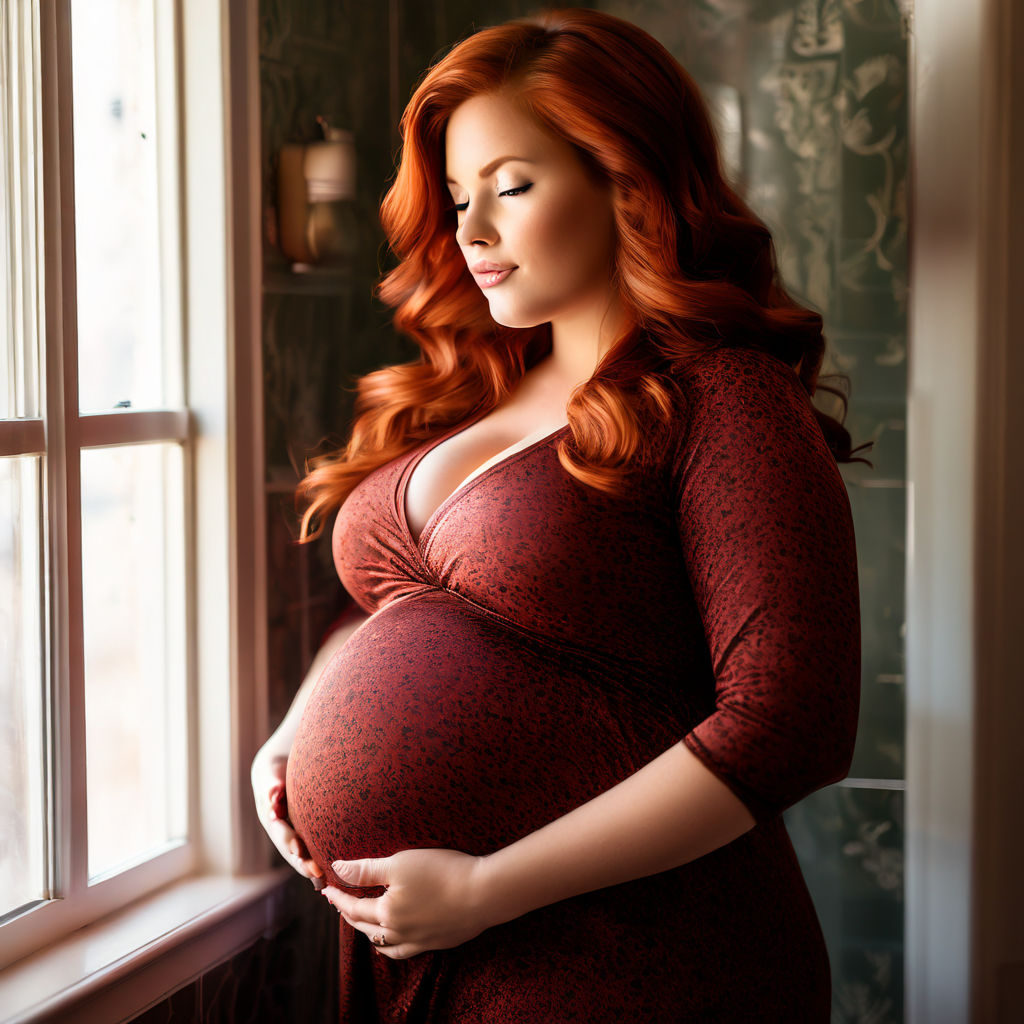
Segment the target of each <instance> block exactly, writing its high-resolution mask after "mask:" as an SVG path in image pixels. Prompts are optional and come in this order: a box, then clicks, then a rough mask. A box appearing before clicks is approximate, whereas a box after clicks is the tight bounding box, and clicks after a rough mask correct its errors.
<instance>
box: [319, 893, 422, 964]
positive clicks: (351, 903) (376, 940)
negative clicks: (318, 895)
mask: <svg viewBox="0 0 1024 1024" xmlns="http://www.w3.org/2000/svg"><path fill="white" fill-rule="evenodd" d="M323 895H324V897H326V899H327V902H328V903H330V904H331V906H332V907H334V909H335V910H337V911H338V913H340V914H341V916H342V917H343V918H344V919H345V921H346V922H347V923H348V924H349V925H351V926H352V928H354V929H355V930H356V931H357V932H362V934H363V935H365V936H366V937H367V939H368V940H369V941H370V942H371V943H372V944H373V948H374V950H375V951H376V952H377V953H380V954H381V956H386V957H390V958H391V959H392V960H407V959H408V958H409V957H411V956H415V955H416V954H417V953H421V952H423V950H421V949H419V948H417V947H416V946H415V945H413V944H412V943H409V942H402V941H400V936H399V935H398V933H397V931H396V929H395V928H393V927H389V926H388V922H387V920H386V918H385V919H384V920H380V918H381V917H382V916H383V915H384V914H386V908H385V906H384V905H383V902H382V901H383V900H384V898H385V897H383V896H380V897H377V898H376V899H373V898H371V897H369V896H351V895H349V894H348V893H347V892H343V891H342V890H341V889H338V888H337V887H336V886H333V885H328V886H326V887H325V888H324V889H323Z"/></svg>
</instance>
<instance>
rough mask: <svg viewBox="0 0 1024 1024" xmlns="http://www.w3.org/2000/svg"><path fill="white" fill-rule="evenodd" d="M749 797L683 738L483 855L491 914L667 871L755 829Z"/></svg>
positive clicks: (513, 912) (517, 911)
mask: <svg viewBox="0 0 1024 1024" xmlns="http://www.w3.org/2000/svg"><path fill="white" fill-rule="evenodd" d="M754 825H755V819H754V816H753V815H752V814H751V813H750V811H749V810H748V809H747V807H746V805H745V804H744V803H743V802H742V801H741V800H740V799H739V797H737V796H736V795H735V794H734V793H733V792H732V790H730V789H729V787H728V786H727V785H726V784H725V783H724V782H722V781H721V779H719V778H718V777H717V776H716V775H715V774H714V773H712V772H711V771H710V770H709V769H708V768H706V767H705V766H704V764H702V763H701V761H700V760H698V758H697V757H696V756H695V755H694V754H693V753H691V751H690V750H689V749H688V748H687V747H686V746H684V745H683V744H682V743H677V744H675V745H674V746H672V747H670V748H669V749H668V750H666V751H665V752H664V753H663V754H660V755H659V756H658V757H656V758H655V759H654V760H653V761H650V762H649V763H648V764H646V765H644V767H643V768H641V769H640V770H639V771H638V772H636V773H635V774H633V775H631V776H630V777H629V778H627V779H624V780H623V781H622V782H620V783H619V784H618V785H617V786H614V787H612V788H611V789H609V790H606V791H605V792H604V793H601V794H599V795H598V796H596V797H594V799H592V800H589V801H588V802H587V803H585V804H583V805H582V806H580V807H577V808H576V809H575V810H573V811H570V812H569V813H568V814H565V815H563V816H562V817H561V818H558V819H556V820H555V821H553V822H551V823H550V824H548V825H545V826H544V827H543V828H541V829H538V830H537V831H536V832H532V833H530V834H529V835H528V836H524V837H523V838H522V839H520V840H519V841H518V842H516V843H513V844H512V845H511V846H506V847H505V848H504V849H502V850H498V851H497V852H496V853H493V854H491V855H490V856H488V857H484V858H483V860H482V861H481V862H480V866H479V869H478V878H479V883H480V888H479V893H480V897H481V899H482V901H483V905H484V906H485V908H486V916H487V917H488V918H490V921H489V924H498V923H501V922H504V921H510V920H512V919H513V918H516V917H519V916H520V915H521V914H525V913H528V912H529V911H531V910H536V909H537V908H539V907H544V906H547V905H548V904H549V903H555V902H557V901H558V900H564V899H568V898H569V897H571V896H578V895H579V894H580V893H584V892H590V891H592V890H594V889H602V888H604V887H605V886H609V885H617V884H619V883H621V882H628V881H632V880H633V879H636V878H643V877H645V876H647V875H653V874H657V873H658V872H660V871H668V870H670V869H671V868H676V867H679V866H680V865H682V864H686V863H689V862H690V861H692V860H696V859H697V858H698V857H702V856H704V854H706V853H710V852H711V851H712V850H717V849H718V848H719V847H721V846H724V845H726V843H730V842H732V841H733V840H734V839H736V838H738V837H739V836H741V835H743V833H745V832H747V831H749V830H750V829H751V828H753V827H754Z"/></svg>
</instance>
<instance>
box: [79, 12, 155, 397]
mask: <svg viewBox="0 0 1024 1024" xmlns="http://www.w3.org/2000/svg"><path fill="white" fill-rule="evenodd" d="M71 30H72V54H73V72H72V77H73V86H74V88H73V93H74V139H75V232H76V252H77V264H78V374H79V404H80V407H81V408H82V409H83V410H92V411H97V410H104V409H112V408H114V407H116V406H117V405H119V404H120V403H124V402H130V403H131V405H132V407H134V408H153V407H156V406H161V405H164V404H167V400H168V396H166V395H165V394H164V387H163V383H162V382H163V380H164V374H163V358H164V354H163V344H162V331H161V323H162V316H161V289H160V233H159V232H160V217H159V204H158V198H159V194H158V187H157V186H158V177H157V150H156V147H157V145H158V139H157V132H156V127H157V122H156V73H155V61H154V36H153V8H152V3H151V2H150V3H146V2H143V0H89V2H88V3H73V4H72V5H71Z"/></svg>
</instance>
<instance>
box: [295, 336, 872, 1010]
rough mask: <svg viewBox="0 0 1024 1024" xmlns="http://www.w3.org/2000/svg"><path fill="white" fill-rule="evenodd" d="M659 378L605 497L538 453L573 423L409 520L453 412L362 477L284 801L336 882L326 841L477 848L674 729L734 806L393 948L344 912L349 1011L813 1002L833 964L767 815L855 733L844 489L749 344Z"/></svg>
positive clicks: (647, 757) (789, 382) (771, 369)
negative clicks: (340, 592) (684, 851)
mask: <svg viewBox="0 0 1024 1024" xmlns="http://www.w3.org/2000/svg"><path fill="white" fill-rule="evenodd" d="M678 379H679V383H680V384H681V387H682V393H683V395H684V397H685V402H684V403H683V407H681V408H680V410H679V416H678V420H677V422H675V423H674V424H673V425H672V428H671V429H669V430H665V431H664V432H663V434H662V435H659V436H660V437H661V440H660V441H659V443H658V445H657V448H658V451H659V452H660V456H661V457H660V459H655V460H652V462H651V464H650V465H649V466H647V467H645V468H644V470H643V473H642V479H643V483H642V484H641V485H638V486H635V487H633V488H631V489H630V491H629V494H628V495H627V496H626V497H613V496H609V495H606V494H604V493H602V492H599V491H597V490H595V489H593V488H589V487H586V486H584V485H583V484H581V483H579V482H578V481H576V480H575V479H574V478H573V477H572V476H570V475H569V474H568V473H567V472H566V471H565V470H564V469H563V468H562V467H561V465H560V463H559V461H558V458H557V454H556V446H557V443H558V441H559V440H560V438H561V437H562V435H563V433H564V432H565V431H567V430H568V428H567V427H563V428H562V429H561V430H558V431H556V432H555V433H553V434H551V435H549V436H548V437H545V438H543V439H541V440H539V441H537V442H535V443H533V444H531V445H529V446H528V447H525V448H522V449H520V450H518V451H516V452H514V453H513V454H511V455H510V456H508V457H507V458H505V459H504V460H502V461H499V462H497V463H495V464H493V465H492V466H490V467H489V468H488V469H486V470H484V471H483V472H481V473H479V474H478V475H476V476H474V477H473V478H472V479H470V480H469V482H467V483H466V484H464V485H463V486H462V487H461V488H459V489H458V490H457V491H456V492H455V493H454V494H452V495H451V496H450V497H449V498H448V499H447V500H445V501H444V502H443V503H442V504H441V505H440V506H439V507H438V508H437V510H436V511H435V512H434V514H433V515H432V516H431V517H430V520H429V521H428V522H427V524H426V526H425V527H424V529H423V532H422V535H421V536H420V538H419V539H418V541H416V540H414V539H413V537H412V535H411V533H410V530H409V527H408V524H407V522H406V518H405V501H404V498H405V490H406V485H407V482H408V480H409V477H410V475H411V474H412V472H413V471H414V469H415V467H416V464H417V462H418V461H419V460H420V459H421V458H422V457H423V455H424V454H425V453H426V452H427V451H428V450H429V449H430V448H431V447H432V446H434V445H436V444H438V443H440V442H441V441H443V440H444V439H445V438H446V437H449V436H451V435H452V434H454V433H455V432H456V431H458V430H461V429H463V428H464V427H465V426H467V425H468V423H463V424H460V425H459V426H457V427H454V428H452V429H451V430H448V431H447V432H445V433H442V434H440V435H438V436H436V437H434V438H432V439H430V440H428V441H426V442H424V443H422V444H420V445H419V446H418V447H416V448H414V449H413V450H412V451H410V452H407V453H406V454H404V455H402V456H400V457H399V458H397V459H395V460H394V461H392V462H390V463H388V464H387V465H384V466H382V467H380V468H378V469H377V470H375V471H374V472H372V473H371V474H369V475H368V476H367V477H366V478H365V479H364V480H362V481H361V482H360V484H359V485H358V486H357V487H356V488H355V490H354V491H353V492H352V493H351V495H350V496H349V497H348V499H347V500H346V502H345V503H344V505H343V506H342V508H341V510H340V512H339V514H338V517H337V521H336V524H335V529H334V557H335V561H336V565H337V568H338V572H339V574H340V576H341V580H342V582H343V583H344V584H345V586H346V588H347V589H348V591H349V592H350V593H351V594H352V595H353V597H354V598H355V599H356V600H357V601H358V603H359V604H360V605H361V606H362V607H363V608H364V609H365V610H366V611H367V612H370V613H372V615H371V616H370V618H369V619H368V620H367V621H366V622H365V623H364V624H363V625H362V626H361V627H360V628H359V629H358V630H357V631H356V632H355V633H354V634H353V635H352V636H351V637H350V639H349V640H348V642H347V643H346V644H345V645H344V647H343V648H342V649H341V650H340V651H339V652H338V654H337V655H336V656H335V657H334V659H333V660H332V661H331V663H330V664H329V665H328V666H327V668H326V669H325V670H324V673H323V676H322V678H321V679H320V681H319V683H318V685H317V687H316V689H315V690H314V692H313V694H312V695H311V697H310V700H309V703H308V705H307V707H306V711H305V714H304V717H303V719H302V722H301V724H300V726H299V730H298V734H297V736H296V738H295V743H294V746H293V749H292V753H291V757H290V759H289V765H288V779H287V796H288V807H289V812H290V815H291V819H292V822H293V824H294V825H295V827H296V829H297V831H298V832H299V834H300V835H301V836H302V837H303V838H304V839H305V841H306V843H307V845H308V847H309V850H310V852H311V855H312V856H313V857H314V858H315V859H316V860H317V862H318V863H320V864H321V865H323V866H324V867H325V869H326V870H327V871H328V875H329V876H330V877H331V880H332V881H333V882H334V883H335V884H338V883H337V879H335V878H334V877H333V874H332V873H331V872H330V868H329V865H330V863H331V861H333V860H335V859H337V858H345V859H356V858H362V857H384V856H388V855H390V854H392V853H395V852H397V851H399V850H403V849H410V848H416V847H448V848H452V849H456V850H462V851H465V852H467V853H471V854H485V853H489V852H491V851H493V850H495V849H498V848H500V847H503V846H505V845H507V844H509V843H512V842H514V841H515V840H516V839H518V838H520V837H521V836H523V835H525V834H527V833H529V832H531V831H534V830H535V829H538V828H540V827H541V826H543V825H545V824H547V823H548V822H549V821H551V820H553V819H555V818H558V817H560V816H561V815H563V814H565V813H567V812H568V811H570V810H572V809H573V808H575V807H577V806H579V805H580V804H583V803H585V802H586V801H588V800H590V799H591V798H592V797H595V796H596V795H597V794H598V793H601V792H603V791H604V790H607V789H609V788H610V787H611V786H613V785H615V784H616V783H617V782H619V781H621V780H622V779H624V778H625V777H626V776H628V775H631V774H632V773H633V772H635V771H637V770H638V769H639V768H641V767H642V766H643V765H645V764H646V763H647V762H649V761H651V760H652V759H653V758H655V757H657V756H658V755H659V754H661V753H662V752H663V751H664V750H666V749H667V748H668V747H670V746H672V745H673V744H674V743H677V742H678V741H679V740H680V739H682V740H683V742H685V743H686V745H687V746H688V747H689V748H690V750H691V751H693V753H694V754H695V755H696V756H697V757H699V758H700V760H701V761H702V762H703V763H704V764H705V765H707V767H708V768H709V769H710V770H711V771H712V772H714V773H715V774H716V775H717V776H719V777H720V778H721V779H722V780H724V781H725V782H726V783H727V784H728V785H729V786H730V787H731V788H732V790H733V791H734V792H735V793H736V794H737V795H738V796H739V797H740V799H742V800H743V801H744V803H745V804H746V806H747V807H748V808H749V809H750V811H751V813H752V814H753V815H754V817H755V818H756V820H757V825H756V827H755V828H753V829H752V830H751V831H750V832H748V833H746V834H745V835H743V836H741V837H740V838H739V839H737V840H735V841H734V842H732V843H729V844H728V845H727V846H725V847H723V848H721V849H719V850H716V851H714V852H712V853H710V854H708V855H706V856H704V857H701V858H699V859H698V860H696V861H693V862H691V863H689V864H686V865H684V866H682V867H680V868H677V869H674V870H672V871H667V872H663V873H661V874H658V875H654V876H651V877H649V878H644V879H640V880H638V881H633V882H628V883H625V884H622V885H617V886H612V887H610V888H607V889H603V890H600V891H597V892H593V893H588V894H585V895H582V896H578V897H574V898H572V899H569V900H565V901H562V902H560V903H556V904H553V905H551V906H548V907H545V908H542V909H540V910H537V911H534V912H533V913H530V914H527V915H525V916H523V917H521V918H519V919H517V920H515V921H512V922H509V923H508V924H504V925H501V926H498V927H495V928H491V929H489V930H488V931H485V932H484V933H483V934H481V935H480V936H478V937H477V938H475V939H473V940H471V941H470V942H467V943H465V944H464V945H462V946H459V947H457V948H455V949H450V950H443V951H439V952H433V953H426V954H422V955H420V956H416V957H413V958H411V959H408V960H400V961H396V960H391V959H389V958H387V957H384V956H380V955H378V954H376V953H375V952H374V950H373V947H372V946H371V945H370V943H369V942H368V941H367V939H366V937H365V936H364V935H362V934H358V933H354V932H353V931H352V929H350V928H349V927H348V926H347V925H346V924H345V923H344V922H342V924H341V929H342V932H341V958H342V962H341V974H342V987H341V988H342V1009H341V1016H342V1020H343V1021H351V1022H360V1024H361V1022H363V1021H367V1022H370V1021H374V1022H375V1021H387V1022H391V1021H394V1022H399V1021H401V1022H437V1024H440V1022H445V1024H470V1022H473V1024H483V1022H488V1024H495V1022H498V1024H504V1022H517V1024H518V1022H522V1024H546V1022H561V1021H580V1022H586V1024H601V1022H615V1024H620V1022H624V1021H626V1022H633V1021H635V1022H640V1024H660V1022H667V1021H716V1022H728V1021H741V1020H742V1021H747V1020H751V1021H753V1020H756V1021H759V1022H762V1024H764V1022H770V1021H778V1022H783V1021H784V1022H787V1024H793V1022H799V1021H819V1022H825V1021H827V1020H828V1019H829V1007H830V991H831V984H830V970H829V960H828V956H827V952H826V949H825V946H824V942H823V938H822V934H821V929H820V926H819V923H818V919H817V916H816V914H815V910H814V907H813V904H812V903H811V900H810V897H809V895H808V892H807V888H806V885H805V883H804V879H803V876H802V875H801V872H800V869H799V865H798V863H797V860H796V857H795V855H794V852H793V847H792V845H791V843H790V840H789V837H788V835H787V833H786V830H785V827H784V824H783V821H782V818H781V816H780V812H781V811H782V810H784V809H785V808H786V807H788V806H789V805H790V804H792V803H794V802H796V801H797V800H799V799H801V798H802V797H804V796H806V795H807V794H808V793H810V792H812V791H813V790H815V789H817V788H819V787H821V786H823V785H826V784H828V783H831V782H834V781H836V780H838V779H840V778H842V777H843V776H844V775H845V774H846V772H847V770H848V768H849V764H850V759H851V756H852V751H853V743H854V736H855V733H856V725H857V712H858V702H859V679H860V672H859V663H860V637H859V609H858V596H857V576H856V559H855V552H854V538H853V527H852V523H851V518H850V511H849V504H848V500H847V497H846V492H845V487H844V484H843V481H842V479H841V477H840V475H839V473H838V470H837V467H836V464H835V461H834V459H833V457H832V455H831V454H830V452H829V450H828V448H827V447H826V445H825V442H824V440H823V438H822V435H821V433H820V430H819V428H818V426H817V423H816V421H815V419H814V416H813V413H812V411H811V407H810V404H809V402H808V399H807V397H806V395H805V393H804V392H803V390H802V388H801V387H800V385H799V382H798V381H797V378H796V376H795V374H794V373H793V372H792V371H791V370H790V369H789V368H788V367H786V366H785V365H784V364H783V363H781V362H780V361H778V360H777V359H775V358H774V357H773V356H770V355H766V354H762V353H756V352H751V351H741V350H726V351H721V352H717V353H712V354H708V355H706V356H703V357H701V358H700V359H698V360H697V361H695V362H694V363H692V364H691V365H690V367H689V368H688V369H687V370H686V371H682V372H681V373H680V375H679V378H678ZM379 891H380V890H366V892H367V893H368V894H377V893H379Z"/></svg>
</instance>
